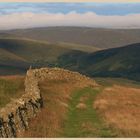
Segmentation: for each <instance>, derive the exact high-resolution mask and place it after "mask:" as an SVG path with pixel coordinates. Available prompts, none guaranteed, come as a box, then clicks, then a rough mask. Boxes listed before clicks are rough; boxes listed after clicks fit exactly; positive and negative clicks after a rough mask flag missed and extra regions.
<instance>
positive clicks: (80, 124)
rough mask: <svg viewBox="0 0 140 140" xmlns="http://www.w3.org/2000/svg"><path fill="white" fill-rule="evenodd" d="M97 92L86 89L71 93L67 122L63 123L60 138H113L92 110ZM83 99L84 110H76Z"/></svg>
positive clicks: (110, 131) (108, 129) (112, 134)
mask: <svg viewBox="0 0 140 140" xmlns="http://www.w3.org/2000/svg"><path fill="white" fill-rule="evenodd" d="M99 92H100V91H99V90H95V89H92V88H90V87H86V88H84V89H80V90H77V91H75V92H74V93H73V96H72V100H71V102H70V104H69V111H68V114H67V116H68V117H67V120H66V122H65V123H64V132H63V133H62V137H114V136H115V135H114V133H113V132H112V130H111V129H110V128H109V127H108V126H107V125H106V124H105V123H104V122H103V120H102V119H101V117H100V116H99V115H98V114H97V112H96V110H95V109H94V108H93V101H94V100H95V98H96V95H97V94H98V93H99ZM82 97H84V98H85V101H84V104H85V105H86V109H82V108H81V109H79V108H77V107H76V106H77V104H78V103H79V102H81V101H80V99H82Z"/></svg>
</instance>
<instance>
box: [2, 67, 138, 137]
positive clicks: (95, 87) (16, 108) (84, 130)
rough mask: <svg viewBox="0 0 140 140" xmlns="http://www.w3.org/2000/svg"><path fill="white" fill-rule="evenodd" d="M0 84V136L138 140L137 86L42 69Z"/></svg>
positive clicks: (56, 69) (57, 69) (113, 80)
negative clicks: (123, 139)
mask: <svg viewBox="0 0 140 140" xmlns="http://www.w3.org/2000/svg"><path fill="white" fill-rule="evenodd" d="M24 79H25V82H24V85H25V87H23V80H24ZM0 83H1V85H0V88H1V89H3V90H1V94H0V95H1V98H0V99H2V102H1V104H0V115H1V116H0V117H1V118H2V119H1V122H4V123H1V128H2V129H1V133H0V137H22V138H23V137H31V138H34V137H39V138H40V137H42V138H50V137H53V138H54V137H56V138H62V137H66V138H73V137H77V138H80V137H86V138H87V137H89V138H90V137H92V138H93V137H96V138H97V137H100V138H101V137H103V138H105V137H139V134H140V133H139V132H140V129H139V128H140V126H139V125H136V124H139V122H140V119H139V115H140V111H139V101H140V98H139V97H140V94H139V93H140V89H139V87H140V83H138V82H135V83H134V82H133V81H130V80H129V81H128V80H124V79H111V78H110V79H107V78H105V79H103V78H102V79H100V78H96V80H94V79H91V78H89V77H86V76H85V75H81V74H80V73H78V72H72V71H69V70H65V69H60V68H41V69H30V70H28V71H27V74H26V76H25V78H24V77H21V76H8V77H4V76H2V77H0ZM10 90H12V91H10ZM120 91H122V92H120ZM11 98H12V100H11V101H10V99H11ZM14 98H16V99H14ZM3 101H5V102H3ZM120 101H121V102H120ZM9 102H10V103H9ZM7 103H8V104H7ZM5 105H6V106H5ZM2 106H4V107H3V108H1V107H2ZM114 110H115V111H114ZM128 110H129V111H128ZM9 114H13V116H12V115H11V116H10V115H9ZM114 114H115V115H114ZM7 116H10V117H9V119H7ZM110 116H111V117H110ZM19 118H20V119H19ZM134 118H135V119H134ZM11 122H12V123H11ZM6 124H7V125H6ZM3 128H4V129H3ZM11 128H12V129H11ZM4 130H5V131H4Z"/></svg>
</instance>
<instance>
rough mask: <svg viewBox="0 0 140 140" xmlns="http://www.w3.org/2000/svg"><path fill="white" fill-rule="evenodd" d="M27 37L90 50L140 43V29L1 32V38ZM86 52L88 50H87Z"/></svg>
mask: <svg viewBox="0 0 140 140" xmlns="http://www.w3.org/2000/svg"><path fill="white" fill-rule="evenodd" d="M6 36H8V37H24V38H25V37H26V38H30V39H35V40H41V41H48V42H50V43H67V44H68V43H70V44H80V45H86V46H85V47H86V48H87V49H89V47H90V48H91V51H92V47H96V48H98V49H107V48H115V47H120V46H125V45H129V44H134V43H139V42H140V29H101V28H87V27H46V28H45V27H44V28H33V29H18V30H11V31H1V32H0V37H6ZM87 46H88V47H87ZM85 50H86V49H85Z"/></svg>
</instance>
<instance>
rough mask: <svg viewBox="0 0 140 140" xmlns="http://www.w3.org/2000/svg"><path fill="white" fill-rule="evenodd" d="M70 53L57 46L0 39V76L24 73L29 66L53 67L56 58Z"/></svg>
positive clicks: (24, 40) (26, 40)
mask: <svg viewBox="0 0 140 140" xmlns="http://www.w3.org/2000/svg"><path fill="white" fill-rule="evenodd" d="M65 46H66V45H65ZM71 51H72V50H71V49H70V47H69V49H68V48H67V47H62V46H60V45H58V44H57V45H56V44H50V43H47V42H45V43H44V42H40V41H36V40H29V39H17V38H16V39H12V38H5V39H0V73H1V75H3V74H4V75H5V74H21V73H25V72H26V70H27V69H28V68H29V67H30V65H32V66H33V67H43V66H51V65H53V66H54V65H55V64H56V62H57V59H58V57H60V56H62V55H63V54H65V53H68V52H69V53H70V52H71ZM73 51H74V50H73ZM75 51H76V50H75Z"/></svg>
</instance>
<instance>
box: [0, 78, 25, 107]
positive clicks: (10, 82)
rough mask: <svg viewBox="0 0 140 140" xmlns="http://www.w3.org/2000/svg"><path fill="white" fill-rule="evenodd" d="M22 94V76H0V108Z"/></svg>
mask: <svg viewBox="0 0 140 140" xmlns="http://www.w3.org/2000/svg"><path fill="white" fill-rule="evenodd" d="M22 94H24V76H0V107H4V106H5V105H6V104H7V103H9V102H10V101H11V100H13V99H14V98H18V97H20V96H21V95H22Z"/></svg>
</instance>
